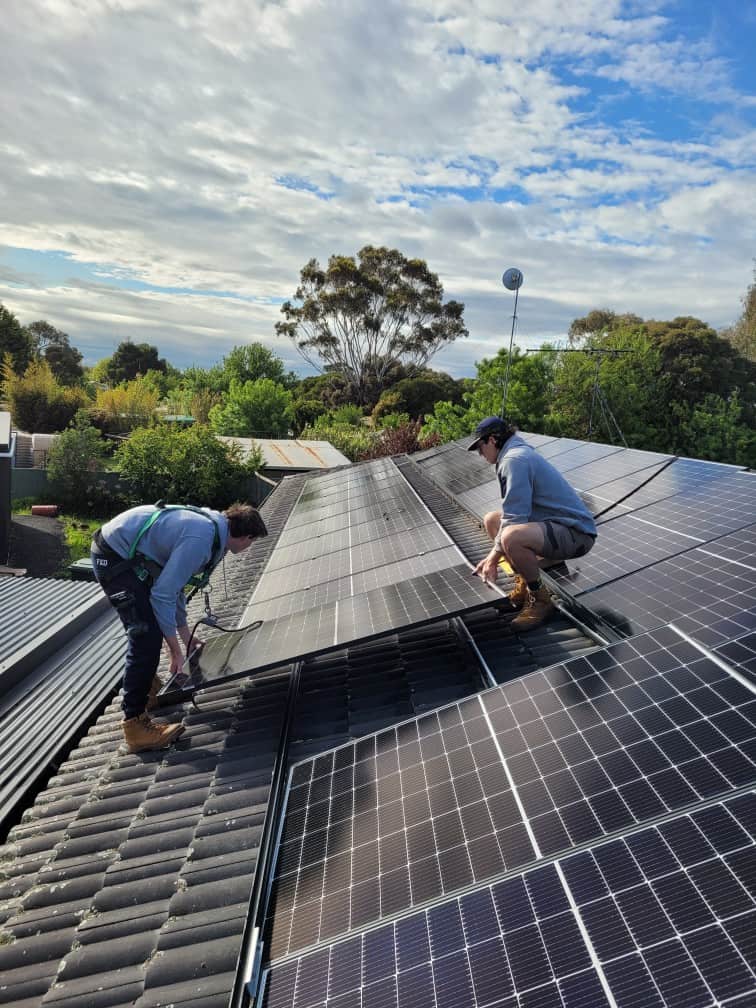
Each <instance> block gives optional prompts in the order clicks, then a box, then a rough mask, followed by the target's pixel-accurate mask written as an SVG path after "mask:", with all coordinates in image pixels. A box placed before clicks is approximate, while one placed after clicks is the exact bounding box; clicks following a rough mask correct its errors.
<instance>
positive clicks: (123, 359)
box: [106, 340, 168, 385]
mask: <svg viewBox="0 0 756 1008" xmlns="http://www.w3.org/2000/svg"><path fill="white" fill-rule="evenodd" d="M167 367H168V365H167V363H166V362H165V360H164V359H163V358H162V357H158V350H157V347H154V346H150V344H149V343H130V342H128V341H127V340H125V341H124V342H123V343H119V344H118V346H117V347H116V349H115V352H114V354H113V356H112V357H111V358H110V362H109V364H108V366H107V370H106V375H107V379H108V381H109V382H110V383H111V385H120V384H121V382H127V381H133V379H134V378H136V376H137V375H145V374H147V372H148V371H165V370H166V369H167Z"/></svg>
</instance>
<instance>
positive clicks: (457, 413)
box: [422, 402, 490, 444]
mask: <svg viewBox="0 0 756 1008" xmlns="http://www.w3.org/2000/svg"><path fill="white" fill-rule="evenodd" d="M485 415H486V414H481V416H479V417H478V418H477V419H476V420H473V418H472V417H471V415H470V413H469V412H468V409H467V407H466V406H455V405H454V404H453V403H450V402H438V403H436V405H435V407H434V409H433V412H432V413H426V415H425V423H424V424H423V427H422V434H423V436H424V437H430V435H431V434H436V435H437V436H438V438H439V443H440V444H445V443H446V442H447V441H458V440H459V438H463V437H466V436H467V435H468V434H471V433H472V432H473V430H475V424H476V423H477V422H478V420H481V419H482V418H483V416H485ZM489 415H490V414H489Z"/></svg>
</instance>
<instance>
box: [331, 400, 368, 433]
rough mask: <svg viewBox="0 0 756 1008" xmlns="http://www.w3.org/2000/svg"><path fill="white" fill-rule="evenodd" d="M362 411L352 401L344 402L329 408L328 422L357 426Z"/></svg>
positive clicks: (359, 423) (361, 416)
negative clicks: (334, 407)
mask: <svg viewBox="0 0 756 1008" xmlns="http://www.w3.org/2000/svg"><path fill="white" fill-rule="evenodd" d="M362 419H363V413H362V410H361V409H360V407H359V406H355V405H354V403H345V404H344V405H343V406H337V407H336V409H334V410H331V414H330V422H331V423H334V424H336V425H337V426H342V425H343V426H352V427H359V426H360V425H361V424H362Z"/></svg>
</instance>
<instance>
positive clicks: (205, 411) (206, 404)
mask: <svg viewBox="0 0 756 1008" xmlns="http://www.w3.org/2000/svg"><path fill="white" fill-rule="evenodd" d="M222 401H223V395H222V393H220V392H213V390H212V389H209V388H198V389H196V390H195V392H194V393H193V395H192V397H191V399H190V400H189V414H190V416H193V417H194V419H195V421H196V422H197V423H203V424H206V423H209V421H210V410H211V409H212V408H213V406H217V405H218V404H219V403H221V402H222Z"/></svg>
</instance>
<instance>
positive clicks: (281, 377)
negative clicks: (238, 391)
mask: <svg viewBox="0 0 756 1008" xmlns="http://www.w3.org/2000/svg"><path fill="white" fill-rule="evenodd" d="M223 370H224V372H225V378H226V382H227V385H226V387H227V388H230V387H231V385H232V383H233V382H236V383H237V384H240V385H243V384H244V382H248V381H257V379H258V378H270V380H271V381H274V382H275V383H276V384H277V385H283V386H284V388H290V387H291V386H292V385H293V384H294V383H295V382H296V376H295V375H293V374H292V373H291V372H288V373H287V372H286V371H284V362H283V361H282V360H281V358H280V357H278V356H277V355H276V354H275V353H273V351H272V350H269V349H268V347H266V346H265V345H264V344H263V343H248V344H246V346H236V347H234V348H233V350H232V351H231V352H230V353H229V354H228V356H227V357H224V359H223Z"/></svg>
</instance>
